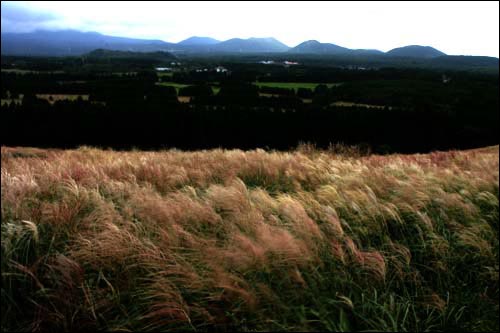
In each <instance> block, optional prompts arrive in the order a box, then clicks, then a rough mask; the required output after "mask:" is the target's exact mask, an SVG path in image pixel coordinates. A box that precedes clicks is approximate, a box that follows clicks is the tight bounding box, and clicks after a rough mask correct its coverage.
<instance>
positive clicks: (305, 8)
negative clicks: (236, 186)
mask: <svg viewBox="0 0 500 333" xmlns="http://www.w3.org/2000/svg"><path fill="white" fill-rule="evenodd" d="M1 4H2V5H1V7H2V8H1V9H2V11H1V17H2V19H1V29H2V33H4V32H30V31H33V30H37V29H43V30H61V29H76V30H81V31H96V32H100V33H103V34H107V35H112V36H122V37H136V38H147V39H161V40H164V41H167V42H179V41H181V40H183V39H186V38H188V37H191V36H208V37H213V38H216V39H219V40H227V39H230V38H235V37H239V38H249V37H275V38H276V39H278V40H280V41H281V42H283V43H285V44H287V45H288V46H292V47H293V46H296V45H297V44H299V43H301V42H303V41H305V40H310V39H315V40H318V41H320V42H324V43H334V44H337V45H340V46H344V47H348V48H354V49H356V48H364V49H379V50H381V51H388V50H390V49H392V48H395V47H400V46H405V45H415V44H418V45H428V46H433V47H435V48H437V49H439V50H441V51H443V52H445V53H447V54H455V55H484V56H493V57H498V56H499V46H498V45H499V30H500V29H499V2H498V1H489V2H488V1H484V2H480V1H471V2H461V1H457V2H448V1H443V2H392V1H387V2H324V1H318V2H314V1H302V2H301V1H293V2H292V1H290V2H281V1H280V2H278V1H276V2H270V1H266V2H257V1H256V2H251V1H248V2H238V1H232V2H227V1H220V2H219V1H214V2H208V1H203V2H197V1H193V2H187V1H179V2H176V1H168V2H147V1H140V2H139V1H137V2H134V1H130V2H129V1H120V2H113V1H109V2H108V1H98V2H97V1H95V2H92V1H67V2H66V1H54V2H51V1H17V2H13V1H2V2H1Z"/></svg>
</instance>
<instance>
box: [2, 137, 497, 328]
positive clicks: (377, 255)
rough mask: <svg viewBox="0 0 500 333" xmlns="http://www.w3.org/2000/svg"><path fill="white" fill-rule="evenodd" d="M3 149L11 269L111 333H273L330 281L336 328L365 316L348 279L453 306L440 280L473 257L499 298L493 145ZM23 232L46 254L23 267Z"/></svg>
mask: <svg viewBox="0 0 500 333" xmlns="http://www.w3.org/2000/svg"><path fill="white" fill-rule="evenodd" d="M1 155H2V171H1V172H2V177H1V184H2V187H1V188H2V193H1V195H2V259H3V261H4V259H5V258H8V259H9V260H11V262H12V263H13V264H12V265H11V266H9V265H7V264H6V266H2V274H4V273H8V272H11V270H12V271H14V270H15V271H16V274H19V272H21V271H23V272H24V273H25V274H26V276H31V277H32V279H33V280H35V279H36V281H37V285H38V287H34V288H35V289H36V288H41V287H40V286H42V285H43V286H44V288H47V287H45V284H47V283H49V282H50V281H52V283H55V282H54V281H59V282H60V281H65V282H64V284H56V285H55V286H57V285H60V288H61V289H59V292H61V291H65V292H66V293H68V294H69V295H70V296H68V297H69V299H71V301H72V302H74V303H75V304H73V305H72V307H69V308H71V309H73V308H75V307H77V305H78V308H77V309H76V308H75V310H74V311H75V313H73V315H74V316H77V317H78V316H82V314H86V317H85V316H84V317H85V318H86V319H85V320H90V319H88V318H95V319H92V320H91V321H93V322H97V321H98V320H97V319H96V318H97V315H99V316H101V319H100V320H102V318H106V320H108V321H109V322H108V323H107V324H106V325H108V326H100V328H101V329H145V330H154V329H167V328H183V329H195V328H198V329H203V328H205V329H206V328H209V327H219V328H221V327H222V329H230V328H231V327H232V328H233V329H240V330H242V329H243V330H244V329H245V327H246V328H247V329H252V328H255V329H272V328H274V329H278V328H279V327H280V326H273V324H270V323H272V322H275V323H276V325H278V322H280V324H279V325H285V324H286V323H285V322H286V320H284V319H283V317H281V316H280V315H278V313H279V312H280V311H282V312H283V311H285V310H283V309H285V308H286V306H287V305H286V304H288V303H289V302H292V303H293V302H294V301H296V302H299V301H300V302H304V300H306V299H307V300H314V299H319V298H321V297H320V296H321V294H322V293H320V294H318V295H320V296H318V295H317V294H316V292H317V291H318V290H322V287H321V285H322V284H324V285H325V286H327V285H329V286H335V288H338V292H342V293H343V295H342V294H340V293H339V294H338V295H337V294H336V293H337V291H335V290H330V291H328V292H323V294H324V295H326V294H328V293H329V292H331V293H334V292H335V295H337V296H335V297H333V296H332V297H333V298H332V299H335V302H334V303H332V304H337V305H335V307H334V308H332V310H331V311H334V312H332V313H335V315H333V314H330V316H332V318H337V317H335V316H336V314H337V313H340V312H339V311H340V310H339V309H342V311H354V310H352V309H357V308H359V307H360V306H362V304H361V303H359V302H361V299H362V298H359V297H361V296H359V295H361V294H359V295H358V296H359V297H358V296H357V295H355V294H351V296H350V297H347V296H345V295H346V294H348V293H350V292H354V289H351V288H354V287H353V285H352V284H350V283H355V285H356V286H360V287H362V288H366V291H367V292H368V290H372V289H371V288H375V289H380V290H385V291H386V292H387V293H389V292H390V293H393V294H398V293H400V290H399V289H398V288H396V287H394V286H397V285H399V284H400V285H405V286H407V287H408V286H411V288H413V289H412V290H414V291H413V292H414V293H415V295H414V297H417V298H418V297H420V298H419V301H418V302H417V301H415V304H420V305H421V304H424V305H425V306H429V307H432V308H436V309H439V311H445V309H447V307H449V306H450V303H449V300H448V301H446V299H447V297H450V296H449V294H446V292H454V291H456V290H455V289H454V288H455V287H453V286H452V285H447V282H446V279H443V281H445V282H442V281H440V280H439V279H437V278H435V274H458V273H459V270H460V269H463V268H460V267H462V266H460V267H459V265H458V264H456V262H463V263H464V264H465V263H466V262H469V261H467V260H468V259H470V258H472V259H471V260H473V261H475V262H476V263H480V266H478V267H475V268H471V270H472V269H473V270H474V272H476V273H478V274H481V278H482V279H483V280H482V282H481V283H482V285H483V284H484V285H487V286H490V288H491V286H496V287H497V288H498V221H497V220H498V168H499V166H498V163H499V162H498V146H496V147H490V148H486V149H480V150H470V151H452V152H435V153H431V154H415V155H390V156H376V155H371V156H362V157H350V156H346V155H336V154H333V153H329V152H326V151H307V150H303V151H295V152H265V151H263V150H255V151H247V152H243V151H240V150H220V149H216V150H210V151H198V152H182V151H177V150H169V151H162V152H139V151H131V152H115V151H111V150H107V151H106V150H98V149H93V148H87V147H83V148H80V149H77V150H41V149H32V148H15V147H2V149H1ZM488 214H489V215H488ZM495 219H496V221H497V222H492V221H495ZM495 223H496V224H495ZM22 235H24V236H22ZM25 235H32V236H30V237H31V239H32V241H33V244H35V247H36V246H39V247H36V249H37V250H36V251H35V252H36V254H31V255H35V258H33V259H29V260H28V259H26V258H25V259H26V260H25V261H23V262H21V261H22V260H21V257H20V256H16V255H14V254H12V253H14V252H13V251H14V246H15V245H14V244H16V242H18V240H19V238H20V237H21V236H22V237H26V236H25ZM36 244H39V245H36ZM47 244H50V247H49V245H47ZM47 247H49V248H48V250H47ZM466 259H467V260H466ZM23 260H24V259H23ZM495 260H496V262H495ZM41 262H43V263H44V264H45V265H46V267H50V269H51V272H52V273H50V274H52V275H50V274H49V275H47V274H48V273H42V268H41V267H43V265H42V264H41ZM460 265H462V264H460ZM424 266H425V267H424ZM15 267H17V269H16V268H15ZM4 269H5V270H7V271H4ZM45 270H47V268H45ZM44 274H45V275H44ZM495 274H496V275H495ZM96 277H97V278H96ZM461 278H463V277H461V276H454V277H453V278H452V279H458V280H460V279H461ZM433 279H436V280H433ZM495 279H496V280H495ZM438 280H439V281H438ZM9 281H10V280H9ZM47 281H49V282H47ZM342 281H343V282H342ZM346 281H351V282H346ZM398 281H399V282H398ZM4 282H5V280H4ZM59 282H57V283H59ZM61 283H62V282H61ZM332 288H333V287H332ZM415 288H416V289H415ZM419 288H421V289H419ZM460 288H461V287H460ZM38 290H39V289H38ZM496 292H497V293H498V289H497V291H496ZM54 294H58V291H57V290H56V291H54ZM478 294H479V291H478ZM58 295H59V294H58ZM124 295H127V296H124ZM292 295H296V296H292ZM311 295H316V296H314V297H313V296H311ZM363 295H364V294H363ZM375 295H376V294H375ZM447 295H448V296H447ZM482 295H483V294H482ZM485 295H486V292H485V294H484V295H483V297H487V298H488V297H492V296H491V295H489V296H485ZM365 296H366V295H364V296H362V297H365ZM59 297H61V296H59ZM308 297H311V298H308ZM318 297H319V298H318ZM391 297H392V296H391ZM401 297H402V296H401ZM62 298H64V297H62ZM339 299H340V301H339ZM127 300H128V301H127ZM452 301H453V300H452ZM455 301H456V302H457V303H459V300H457V299H455ZM2 302H4V301H3V299H2ZM54 302H55V305H54V304H53V305H52V306H55V307H58V306H62V305H61V304H65V303H64V302H63V299H61V300H59V301H54ZM57 302H59V303H57ZM126 302H130V304H135V305H134V306H132V305H130V304H129V303H126ZM332 302H333V301H332ZM339 302H340V303H339ZM488 302H494V301H492V300H491V299H489V298H488ZM122 303H126V304H129V305H127V306H128V308H126V307H124V305H120V304H122ZM58 304H59V305H58ZM269 304H272V306H271V305H269ZM338 304H340V305H338ZM346 304H348V305H349V306H347V309H348V310H345V309H346ZM493 304H495V303H493ZM420 305H419V306H420ZM2 306H4V305H2ZM307 306H309V307H312V308H313V309H315V307H314V305H311V304H309V305H307ZM332 306H333V305H332ZM338 306H340V308H338ZM415 306H417V305H415ZM422 306H423V305H422ZM494 306H495V305H494ZM496 306H497V307H498V299H497V303H496ZM450 308H451V307H450ZM44 309H45V310H44V311H45V312H43V313H53V311H56V310H54V309H53V310H49V309H48V308H44ZM120 309H121V310H120ZM335 309H336V310H335ZM349 309H350V310H349ZM57 311H62V310H60V309H58V310H57ZM294 311H295V310H294ZM318 311H320V310H318ZM335 311H336V312H335ZM422 311H423V310H422ZM229 313H230V314H231V315H232V316H233V317H228V314H229ZM59 315H61V316H62V317H64V318H65V319H64V320H66V321H64V320H63V319H54V318H53V317H47V318H46V319H43V318H41V319H40V323H39V325H42V326H43V323H44V320H45V321H47V322H48V321H50V322H51V323H52V325H55V326H50V327H58V328H61V327H63V326H61V325H63V324H61V322H62V321H64V325H70V324H68V322H67V321H68V320H69V319H68V318H67V316H70V314H65V315H62V314H59ZM304 316H306V315H304ZM62 317H61V318H62ZM130 317H134V318H135V319H134V320H131V319H130V320H128V321H127V320H126V319H125V318H130ZM113 318H114V319H113ZM116 318H122V319H123V320H121V321H120V320H117V319H116ZM234 318H236V319H234ZM421 319H422V318H421ZM73 320H74V319H73ZM82 320H83V319H82ZM245 320H246V323H245ZM289 320H291V322H293V321H294V320H292V319H289ZM332 320H333V319H332ZM335 320H337V319H335ZM339 320H340V319H339ZM352 320H354V321H355V319H352ZM358 320H359V319H358ZM450 320H451V319H450ZM54 322H55V323H56V324H54ZM291 322H290V323H289V324H290V325H291ZM317 322H319V323H324V322H327V319H322V320H319V321H317ZM266 323H267V324H266ZM447 324H449V323H448V322H446V323H445V324H442V325H447ZM2 325H3V324H2ZM73 325H76V324H73ZM96 325H97V324H96ZM179 325H180V326H179ZM182 325H185V326H182ZM227 325H236V326H227ZM238 325H240V326H238ZM241 325H243V326H241ZM245 325H249V326H245ZM294 325H295V326H294ZM294 325H291V326H288V327H287V329H294V328H295V329H304V330H308V329H309V330H310V329H315V328H323V329H326V328H328V326H318V325H319V324H318V323H316V324H315V323H314V322H310V323H309V322H303V323H302V324H300V325H299V324H294ZM297 325H298V326H297ZM315 325H316V326H315ZM359 325H361V324H359ZM363 325H365V326H363ZM363 325H361V326H359V327H361V328H363V327H364V328H365V329H368V328H378V329H381V328H382V326H376V325H375V324H373V325H371V326H370V325H369V324H367V323H364V324H363ZM415 325H417V324H415ZM70 326H71V325H70ZM64 327H69V326H64ZM325 327H326V328H325ZM412 327H413V328H414V329H415V328H418V327H419V326H412ZM73 328H74V326H73ZM80 328H81V326H80ZM441 328H446V327H445V326H442V327H441ZM31 329H33V327H31Z"/></svg>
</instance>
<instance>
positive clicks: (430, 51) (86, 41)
mask: <svg viewBox="0 0 500 333" xmlns="http://www.w3.org/2000/svg"><path fill="white" fill-rule="evenodd" d="M96 49H107V50H116V51H130V52H156V51H164V52H169V53H172V54H174V55H175V54H205V53H213V54H215V53H235V54H251V53H284V54H286V53H289V54H291V55H299V54H304V55H307V54H311V55H325V56H330V55H332V56H333V55H335V56H337V55H338V56H349V57H351V56H369V57H371V56H374V57H377V56H381V57H386V56H390V57H391V58H397V57H403V58H420V59H434V58H436V59H439V58H442V57H444V56H447V55H446V54H445V53H444V52H441V51H439V50H437V49H435V48H433V47H430V46H420V45H408V46H403V47H398V48H394V49H392V50H390V51H388V52H382V51H380V50H375V49H349V48H346V47H342V46H340V45H336V44H333V43H320V42H318V41H317V40H308V41H305V42H302V43H300V44H299V45H297V46H295V47H289V46H287V45H285V44H284V43H282V42H280V41H279V40H277V39H275V38H272V37H267V38H255V37H252V38H247V39H242V38H232V39H229V40H226V41H219V40H216V39H214V38H211V37H199V36H193V37H190V38H187V39H185V40H183V41H181V42H179V43H169V42H165V41H162V40H154V39H140V38H127V37H116V36H108V35H104V34H100V33H97V32H81V31H76V30H61V31H41V30H38V31H34V32H30V33H2V35H1V50H2V55H29V56H75V55H82V54H86V53H89V52H91V51H93V50H96ZM453 57H456V56H453ZM461 57H462V58H459V59H455V58H450V59H451V61H454V62H456V63H457V64H459V63H462V62H467V61H469V56H461ZM486 58H487V57H486ZM486 58H485V59H478V58H477V57H476V59H475V60H474V61H479V62H484V63H487V64H491V63H492V59H486ZM490 58H491V57H490ZM493 59H497V60H498V58H493ZM442 60H443V59H442ZM493 62H494V61H493Z"/></svg>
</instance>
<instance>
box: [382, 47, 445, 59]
mask: <svg viewBox="0 0 500 333" xmlns="http://www.w3.org/2000/svg"><path fill="white" fill-rule="evenodd" d="M387 55H390V56H394V57H413V58H436V57H440V56H445V55H446V54H445V53H444V52H441V51H439V50H437V49H435V48H433V47H432V46H423V45H407V46H403V47H397V48H395V49H392V50H390V51H388V52H387Z"/></svg>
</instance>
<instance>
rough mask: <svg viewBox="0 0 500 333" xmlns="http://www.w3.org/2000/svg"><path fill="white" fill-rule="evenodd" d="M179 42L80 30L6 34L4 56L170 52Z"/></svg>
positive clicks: (4, 36) (3, 42)
mask: <svg viewBox="0 0 500 333" xmlns="http://www.w3.org/2000/svg"><path fill="white" fill-rule="evenodd" d="M174 46H175V44H172V43H167V42H164V41H161V40H149V39H136V38H125V37H114V36H107V35H102V34H100V33H97V32H80V31H76V30H61V31H35V32H30V33H2V35H1V47H2V54H4V55H33V56H68V55H81V54H84V53H87V52H90V51H92V50H95V49H110V50H119V51H135V52H151V51H169V50H171V49H172V48H173V47H174Z"/></svg>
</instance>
